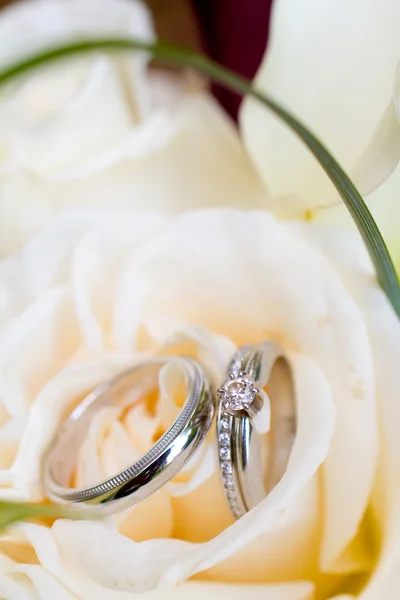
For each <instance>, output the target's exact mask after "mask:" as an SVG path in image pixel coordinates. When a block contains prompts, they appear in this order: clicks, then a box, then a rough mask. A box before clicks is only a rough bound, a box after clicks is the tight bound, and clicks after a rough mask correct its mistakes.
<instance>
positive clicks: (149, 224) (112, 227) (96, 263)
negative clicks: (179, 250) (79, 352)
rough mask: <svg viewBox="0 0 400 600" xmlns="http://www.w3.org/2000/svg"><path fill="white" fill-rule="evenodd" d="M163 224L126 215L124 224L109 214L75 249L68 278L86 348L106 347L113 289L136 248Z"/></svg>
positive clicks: (154, 218)
mask: <svg viewBox="0 0 400 600" xmlns="http://www.w3.org/2000/svg"><path fill="white" fill-rule="evenodd" d="M162 222H163V220H162V218H161V217H159V216H156V215H143V216H141V217H136V218H132V217H131V216H129V218H128V217H127V219H126V221H125V222H122V221H121V218H120V217H117V218H115V216H112V215H110V216H109V218H108V219H107V222H105V221H103V222H100V224H99V225H98V226H97V227H95V228H94V229H93V230H92V231H91V232H90V233H89V234H88V235H87V236H85V237H83V239H82V240H81V241H80V242H79V243H78V244H77V245H76V246H75V249H74V256H73V261H72V269H71V271H72V272H71V279H72V285H73V290H74V299H75V303H76V311H77V316H78V319H79V322H80V326H81V329H82V333H83V337H84V339H85V342H86V345H87V346H88V348H90V349H92V350H94V351H96V350H97V351H100V350H101V349H102V348H105V347H107V346H108V345H109V343H110V340H109V331H110V328H111V316H112V309H113V302H114V297H115V288H116V287H117V285H118V280H119V278H120V277H121V275H122V272H123V267H124V263H125V262H126V261H127V259H128V257H129V256H130V255H131V254H132V252H133V250H134V248H135V246H136V245H137V244H139V243H140V241H141V240H142V239H143V238H146V237H147V236H148V235H149V234H150V233H151V232H152V231H154V230H155V229H156V228H157V227H159V226H160V224H162ZM116 230H118V235H115V232H116Z"/></svg>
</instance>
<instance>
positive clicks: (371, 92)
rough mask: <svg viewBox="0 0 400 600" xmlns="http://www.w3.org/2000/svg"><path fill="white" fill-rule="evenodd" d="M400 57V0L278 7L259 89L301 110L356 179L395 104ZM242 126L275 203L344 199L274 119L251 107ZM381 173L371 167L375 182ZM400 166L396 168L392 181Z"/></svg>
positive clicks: (307, 1) (312, 0) (289, 0)
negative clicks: (289, 196)
mask: <svg viewBox="0 0 400 600" xmlns="http://www.w3.org/2000/svg"><path fill="white" fill-rule="evenodd" d="M399 57H400V7H399V4H398V2H397V1H396V0H388V1H387V2H380V0H368V1H367V2H365V1H364V0H354V1H353V2H350V3H349V2H347V0H339V1H337V2H330V1H328V0H326V1H324V2H320V1H319V0H301V1H298V0H278V1H277V2H276V3H275V4H274V8H273V13H272V22H271V34H270V39H269V44H268V50H267V52H266V54H265V56H264V60H263V63H262V66H261V68H260V70H259V73H258V75H257V78H256V85H257V87H258V88H259V89H261V90H263V91H265V92H268V93H270V94H271V95H272V96H273V97H274V98H275V99H277V100H278V101H279V102H281V103H282V104H283V105H284V106H286V107H287V108H288V109H290V110H291V111H293V113H294V114H295V115H296V116H297V117H299V118H300V119H301V120H302V121H303V122H304V123H305V124H306V125H307V126H308V127H309V128H310V129H311V130H312V131H314V132H315V133H316V134H317V136H318V137H319V138H320V139H321V140H322V142H323V143H324V144H325V145H326V146H327V147H328V148H329V150H330V151H331V152H332V153H333V155H334V156H335V157H336V158H337V159H338V160H339V162H340V163H341V164H342V165H343V166H344V168H345V169H346V170H347V171H350V172H351V171H352V170H353V168H355V167H356V166H357V164H358V162H359V160H360V159H361V157H362V156H363V155H364V152H365V150H366V148H367V146H368V144H369V143H370V139H371V136H372V135H373V134H374V132H375V131H376V128H377V126H378V124H379V123H380V121H381V119H382V116H383V114H384V112H385V110H386V108H387V106H388V104H389V102H390V100H391V98H392V97H393V91H394V89H393V82H394V77H395V71H396V65H397V62H398V60H399ZM241 125H242V131H243V134H244V139H245V143H246V147H247V148H248V150H249V152H250V154H251V156H252V159H253V161H254V164H255V165H256V167H257V169H258V172H259V173H260V175H261V177H262V179H263V181H264V183H265V185H267V186H268V188H269V189H270V191H271V194H272V195H273V196H275V197H276V196H283V195H286V194H297V195H300V196H301V197H302V199H303V203H304V204H303V208H307V207H308V208H309V207H310V206H315V205H321V204H324V203H327V202H328V203H329V202H331V201H332V200H333V199H335V198H336V197H335V194H334V190H333V187H332V184H331V183H330V181H329V180H328V178H327V176H326V175H325V173H324V172H323V171H322V169H321V167H320V166H319V164H318V163H317V161H316V160H315V159H314V158H313V157H312V156H311V154H310V153H309V152H308V150H307V149H306V148H305V146H304V145H303V144H302V143H301V142H300V141H299V140H298V139H297V138H295V137H294V135H293V134H292V133H291V132H290V131H289V129H288V128H286V127H285V126H283V125H282V123H281V122H280V121H278V120H277V119H276V118H275V117H274V116H273V115H272V113H271V112H268V111H267V110H266V109H264V108H263V107H261V105H259V104H256V103H255V102H253V101H250V100H247V101H246V103H245V105H244V108H243V109H242V114H241ZM375 166H377V167H378V169H381V167H382V164H379V165H375V163H373V164H369V167H370V173H369V175H368V178H369V179H370V178H371V176H372V175H373V172H374V167H375ZM392 167H393V165H392V164H391V163H390V161H389V163H388V164H387V165H386V173H387V174H388V173H389V172H390V168H392ZM382 175H383V173H382V172H381V175H380V176H381V177H382ZM377 176H379V174H378V175H376V174H374V175H373V177H372V178H373V179H376V177H377ZM357 183H358V184H360V185H361V187H364V189H365V186H363V181H357ZM281 201H282V202H285V199H284V198H283V197H282V198H281Z"/></svg>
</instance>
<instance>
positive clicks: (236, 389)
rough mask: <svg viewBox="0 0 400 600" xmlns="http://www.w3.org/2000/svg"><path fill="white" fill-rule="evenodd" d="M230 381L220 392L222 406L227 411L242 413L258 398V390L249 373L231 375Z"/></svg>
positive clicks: (241, 372)
mask: <svg viewBox="0 0 400 600" xmlns="http://www.w3.org/2000/svg"><path fill="white" fill-rule="evenodd" d="M228 377H229V378H228V380H227V381H226V382H225V383H224V385H223V387H222V388H221V389H220V390H218V393H219V396H220V398H221V400H222V405H223V407H224V408H225V409H226V410H234V411H240V410H243V409H246V408H248V407H249V406H250V405H251V403H252V402H253V400H254V398H255V397H256V395H257V393H258V390H257V388H256V387H255V383H254V381H253V379H252V378H251V377H249V375H247V373H245V372H244V371H240V373H237V374H236V373H233V372H231V373H229V375H228Z"/></svg>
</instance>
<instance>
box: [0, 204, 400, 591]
mask: <svg viewBox="0 0 400 600" xmlns="http://www.w3.org/2000/svg"><path fill="white" fill-rule="evenodd" d="M324 254H326V256H328V257H329V260H327V258H325V257H324ZM348 256H350V257H351V258H350V259H348ZM343 263H344V264H343ZM0 282H1V286H2V289H1V296H2V298H3V301H2V321H1V323H2V329H1V338H0V339H1V344H0V397H1V402H2V404H1V406H2V414H3V417H2V418H3V427H2V429H1V444H2V453H1V456H2V460H3V469H2V471H1V473H0V481H1V484H2V487H1V496H2V497H3V498H21V499H32V500H41V499H42V498H43V492H42V489H41V485H40V458H41V456H42V454H43V451H44V449H45V448H46V445H47V444H48V441H49V439H50V437H51V436H52V433H53V431H54V429H55V428H56V427H57V426H58V423H59V422H60V421H61V419H62V415H63V414H65V411H66V410H67V409H68V407H71V405H72V403H73V402H74V401H76V399H77V397H79V396H81V395H82V393H85V392H86V391H88V390H89V389H91V388H92V387H93V386H95V385H96V384H98V383H99V382H100V381H104V380H106V379H107V378H109V377H110V376H111V375H112V374H114V373H115V372H117V371H118V370H120V369H121V368H123V367H124V366H125V365H126V364H128V363H130V362H131V361H134V360H137V358H138V356H139V355H143V354H144V355H148V354H152V353H154V352H156V351H162V350H163V348H164V349H165V347H166V346H168V347H171V346H172V348H170V351H173V346H174V345H176V351H179V352H185V353H190V354H191V355H193V356H196V357H197V358H198V359H199V360H200V361H201V362H202V364H203V365H205V367H206V368H207V369H208V370H209V371H210V373H211V376H212V378H213V381H214V383H215V384H216V385H218V384H219V383H220V382H221V380H222V378H223V373H224V369H225V367H226V363H227V361H228V360H229V358H230V356H231V354H232V352H233V350H234V348H235V347H236V345H238V344H241V343H243V342H246V341H247V342H256V341H260V340H263V339H264V338H268V337H273V338H274V339H278V340H279V341H280V342H281V343H282V344H283V346H284V347H285V349H286V351H287V353H288V355H289V357H290V361H291V364H292V366H293V369H294V374H295V385H296V395H297V406H298V413H299V429H298V435H297V437H296V442H295V446H294V449H293V455H292V458H291V460H290V464H289V466H288V469H287V472H286V474H285V475H284V477H283V479H282V480H281V482H280V483H279V484H278V485H277V486H276V488H275V489H274V491H273V492H272V493H271V494H270V495H269V496H268V498H266V500H265V501H264V502H262V503H261V504H260V505H259V506H258V507H257V508H256V509H255V510H253V511H252V512H251V513H249V514H247V515H246V516H245V517H244V518H242V519H241V520H239V521H238V522H236V523H234V524H232V519H231V517H230V515H229V511H228V509H227V507H226V504H225V502H224V498H223V496H222V492H221V487H220V484H219V480H218V473H217V465H216V460H215V448H214V445H213V444H212V443H211V445H205V446H204V448H203V450H202V452H201V453H200V456H199V457H198V458H197V460H196V461H195V464H192V465H191V467H190V469H189V470H188V471H187V472H186V473H183V474H182V475H181V476H180V478H179V477H178V479H177V481H176V482H175V483H173V485H172V486H166V487H165V488H164V489H163V490H162V491H161V492H160V493H158V494H155V495H154V496H153V497H152V498H151V499H149V500H147V501H146V502H144V503H142V504H140V505H138V506H137V507H135V508H133V509H131V510H130V511H129V512H127V513H122V515H120V516H118V517H117V518H113V519H110V520H108V521H106V522H71V521H67V520H57V521H55V523H54V524H53V525H52V526H51V527H48V526H45V525H37V524H21V525H20V526H19V527H18V528H17V529H16V530H15V531H12V532H10V533H9V534H8V537H7V538H6V539H5V540H3V541H2V542H1V550H2V552H3V575H4V584H3V585H4V586H5V591H3V590H2V594H3V595H5V597H6V598H7V599H8V598H13V597H17V598H18V593H17V592H15V594H16V595H15V594H14V596H12V594H11V592H10V591H9V590H12V589H14V588H15V589H19V590H22V587H18V586H22V585H23V584H24V585H25V584H26V582H27V581H28V582H29V585H30V586H31V588H30V589H33V590H36V592H37V593H38V594H39V596H40V597H41V598H43V599H45V600H47V599H49V600H50V598H54V597H59V594H61V590H62V591H63V593H64V594H65V597H66V598H70V597H71V598H72V597H77V598H82V599H85V600H86V599H87V600H89V599H90V598H94V597H100V598H105V599H107V600H108V599H110V600H111V598H115V599H117V598H119V597H120V593H121V592H125V596H124V595H122V597H126V598H130V597H134V594H135V593H137V592H140V591H144V590H151V589H153V588H160V589H159V591H154V592H152V595H150V598H153V597H154V598H168V597H169V594H171V597H178V598H179V597H182V598H189V597H193V595H194V597H197V596H196V594H197V595H198V597H203V596H204V594H206V593H210V594H212V595H213V596H212V597H221V598H222V597H224V598H225V597H226V598H230V597H231V596H232V594H233V597H235V595H237V597H240V595H241V594H243V593H245V594H246V595H247V596H248V597H249V598H258V597H268V598H274V599H275V598H277V599H279V600H289V599H290V600H300V599H301V600H304V599H309V598H314V593H316V592H317V590H318V592H319V593H320V594H321V596H320V597H322V598H339V597H340V598H341V600H342V599H343V598H344V597H346V598H347V597H348V598H352V597H353V596H352V594H353V593H354V594H358V592H360V593H359V596H358V597H360V598H362V599H363V600H367V599H368V600H369V599H376V598H385V600H389V599H392V598H393V599H394V598H396V597H397V590H398V586H399V585H400V581H399V579H398V577H399V575H398V572H399V569H398V564H397V561H399V560H400V556H399V553H398V548H397V547H398V545H399V540H400V538H399V531H398V519H399V516H400V514H399V513H400V508H399V507H400V504H399V499H400V498H399V483H398V482H399V477H398V473H399V465H398V461H399V458H398V457H399V456H400V453H399V447H398V436H397V431H398V425H399V415H398V410H399V409H398V404H397V399H398V395H399V392H400V375H399V372H398V369H397V368H396V361H397V360H398V357H399V356H400V324H399V322H398V320H397V318H396V317H395V316H394V314H393V312H392V310H391V308H390V307H389V305H388V302H387V300H386V299H385V297H384V295H383V293H382V292H381V291H380V290H379V289H378V287H377V285H376V283H375V280H374V278H373V274H372V271H371V267H370V265H369V261H368V259H367V257H366V255H365V251H364V249H363V247H362V245H361V242H359V241H358V238H355V237H353V235H352V234H348V235H347V234H344V233H342V235H340V236H339V235H338V232H337V231H336V232H333V231H331V230H330V229H328V230H325V229H323V230H321V229H319V228H318V227H316V226H314V225H304V226H299V225H295V224H289V223H288V224H285V223H279V222H278V221H276V220H275V219H274V218H273V217H272V216H270V215H269V214H268V213H266V212H263V211H249V212H240V211H235V210H228V209H225V210H205V211H199V212H195V211H193V212H191V213H188V214H186V215H182V216H179V217H174V218H167V217H161V216H160V215H154V214H149V215H142V216H140V215H138V214H137V213H136V211H130V212H126V214H125V215H124V216H118V215H115V213H114V212H111V213H105V214H95V213H93V214H89V213H84V214H80V213H76V214H74V215H69V216H68V215H65V216H64V217H62V218H60V219H59V220H58V221H57V222H55V223H52V224H51V226H49V228H48V229H47V230H46V231H45V232H44V233H43V235H41V236H40V237H38V238H37V239H35V240H33V241H32V242H31V243H30V244H29V245H28V246H26V247H25V249H24V250H23V251H22V252H21V253H19V254H17V255H15V256H14V257H12V258H10V259H8V260H7V261H5V262H4V263H3V265H2V266H1V268H0ZM171 386H172V382H171V380H170V379H169V376H168V372H166V373H164V376H163V379H162V380H161V382H160V387H161V390H162V394H161V396H162V401H160V402H159V404H158V410H157V411H156V414H155V415H153V416H152V415H151V414H150V413H149V412H147V410H146V408H143V407H142V408H137V409H133V410H132V412H131V414H130V415H128V417H126V418H124V419H122V420H121V419H120V418H119V415H118V414H115V412H114V411H108V412H106V413H104V414H100V415H99V418H98V419H96V421H95V422H94V423H93V427H92V429H91V432H90V436H89V439H88V443H87V444H86V445H85V446H84V450H83V452H82V454H81V458H80V464H79V466H78V469H77V479H78V482H79V483H81V484H84V483H85V482H88V481H89V480H93V477H96V478H97V477H103V476H104V475H105V474H107V473H110V472H112V471H115V470H117V469H119V468H120V467H121V466H122V465H123V464H125V463H126V462H127V461H129V460H130V459H131V458H132V457H134V456H137V455H138V454H140V453H141V452H143V450H144V448H145V447H146V446H148V445H151V441H152V439H154V435H156V432H159V431H160V428H161V429H162V428H163V427H165V423H164V422H163V419H164V418H165V415H166V414H168V411H169V410H170V409H169V408H168V405H169V402H170V401H171V399H172V398H173V386H172V387H171ZM210 442H211V440H210ZM228 525H231V527H228V528H227V529H226V527H227V526H228ZM27 562H28V563H32V564H26V563H27ZM21 573H23V574H25V578H24V579H23V582H22V583H21V581H20V578H19V577H18V576H17V574H21ZM193 576H194V577H195V579H196V580H197V582H192V583H187V584H184V585H183V586H182V587H180V588H179V589H178V590H177V591H176V590H174V591H173V592H172V591H171V592H168V591H167V589H168V588H170V587H171V586H175V585H177V584H179V583H181V582H183V581H185V580H186V579H187V578H189V577H193ZM217 582H219V583H217ZM354 582H358V587H355V583H354ZM232 584H240V585H238V586H237V588H236V587H235V586H232ZM245 584H251V586H246V587H243V586H244V585H245ZM364 585H365V589H364V590H363V591H362V592H361V591H360V590H361V589H362V588H363V586H364ZM12 586H14V588H13V587H12ZM244 590H245V592H244ZM56 592H57V593H56ZM19 593H20V594H22V591H20V592H19ZM346 593H347V594H348V596H346V595H345V596H343V595H341V594H346ZM32 594H33V591H32ZM176 594H177V596H176ZM28 597H29V598H30V596H28ZM32 598H33V596H32Z"/></svg>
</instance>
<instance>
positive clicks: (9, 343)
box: [0, 288, 80, 418]
mask: <svg viewBox="0 0 400 600" xmlns="http://www.w3.org/2000/svg"><path fill="white" fill-rule="evenodd" d="M79 342H80V336H79V331H78V329H77V323H76V319H75V316H74V313H73V306H72V302H71V295H70V293H69V292H68V289H66V288H60V289H55V290H53V291H52V292H49V293H48V295H46V296H44V297H43V298H42V299H40V300H38V301H37V302H36V303H35V304H33V305H32V306H31V307H30V308H29V309H28V310H27V311H25V312H24V313H23V314H22V316H21V317H20V318H19V319H18V322H17V323H14V327H13V328H12V330H11V331H10V333H9V335H8V336H7V337H6V338H5V339H4V340H3V343H2V344H1V346H0V394H1V397H2V401H3V403H4V405H5V407H6V408H7V410H8V411H9V413H10V414H12V415H14V416H18V417H19V418H24V417H26V416H27V414H28V409H29V406H30V404H31V402H32V400H33V399H34V398H35V395H36V394H37V393H38V392H39V390H40V388H41V386H42V385H43V384H44V383H45V382H46V380H47V379H49V378H50V377H52V376H53V375H54V374H55V373H56V372H57V370H58V369H60V368H61V367H62V365H63V364H64V363H65V362H66V361H68V360H69V358H70V357H71V354H72V353H73V352H74V351H76V349H77V346H78V344H79Z"/></svg>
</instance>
